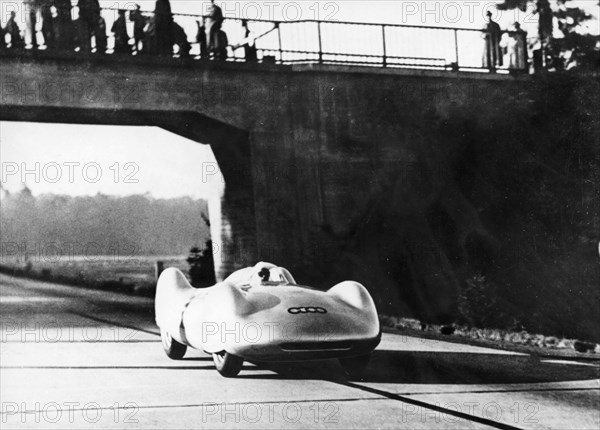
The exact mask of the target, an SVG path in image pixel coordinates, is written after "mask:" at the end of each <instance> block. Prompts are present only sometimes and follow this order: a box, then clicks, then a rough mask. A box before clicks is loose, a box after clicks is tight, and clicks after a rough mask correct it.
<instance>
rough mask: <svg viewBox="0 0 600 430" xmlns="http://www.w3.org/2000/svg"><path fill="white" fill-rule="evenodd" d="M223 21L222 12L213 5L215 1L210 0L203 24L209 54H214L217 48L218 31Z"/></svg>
mask: <svg viewBox="0 0 600 430" xmlns="http://www.w3.org/2000/svg"><path fill="white" fill-rule="evenodd" d="M224 20H225V18H224V17H223V11H222V10H221V8H220V7H219V6H217V5H216V4H215V0H211V1H210V6H209V7H208V13H207V16H206V23H205V27H206V39H207V42H208V51H209V52H214V51H216V50H217V49H218V48H219V31H220V30H221V26H222V25H223V21H224ZM221 38H222V36H221Z"/></svg>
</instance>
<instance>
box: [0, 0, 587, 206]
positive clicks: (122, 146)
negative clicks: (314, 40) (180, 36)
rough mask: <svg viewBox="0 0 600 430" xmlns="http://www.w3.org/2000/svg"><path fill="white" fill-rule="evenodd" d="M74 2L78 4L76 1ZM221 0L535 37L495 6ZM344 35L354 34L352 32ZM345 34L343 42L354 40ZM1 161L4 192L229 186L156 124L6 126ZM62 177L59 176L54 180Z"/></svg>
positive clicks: (202, 155) (277, 11)
mask: <svg viewBox="0 0 600 430" xmlns="http://www.w3.org/2000/svg"><path fill="white" fill-rule="evenodd" d="M19 3H20V2H19V1H15V2H10V1H4V0H3V1H2V3H1V4H2V6H1V8H2V11H1V13H2V15H1V20H2V22H3V23H5V22H6V20H7V18H8V15H9V12H10V10H17V12H18V13H17V15H18V16H17V19H18V20H20V21H21V27H22V28H24V27H25V24H24V19H23V18H22V16H23V13H22V12H23V11H22V8H20V7H19V6H20V5H19ZM73 3H74V4H76V1H74V2H73ZM100 3H101V6H102V7H112V8H123V9H130V8H132V7H133V5H134V4H135V3H136V2H133V1H101V2H100ZM137 3H138V4H140V6H141V8H142V10H147V11H152V10H153V9H154V1H146V0H140V1H137ZM217 3H218V4H220V5H221V7H222V9H223V12H224V14H225V16H226V17H229V18H233V17H247V18H249V19H262V20H283V21H288V20H300V19H306V20H314V19H318V20H324V21H329V22H336V21H353V22H371V23H390V24H407V25H427V26H441V27H464V28H473V29H479V28H481V27H482V26H483V24H484V16H485V12H486V11H487V10H492V11H493V12H494V14H495V18H496V20H497V21H498V22H499V23H500V25H501V26H502V28H504V29H507V28H509V26H510V25H511V24H512V23H513V22H515V21H518V22H520V23H522V25H523V28H524V29H526V30H527V31H529V32H535V26H536V22H537V16H536V15H535V14H534V13H533V11H532V10H528V11H526V12H520V11H505V12H499V11H497V10H496V9H495V7H494V4H495V2H493V1H466V0H465V1H462V0H461V1H451V0H450V1H357V0H350V1H319V2H317V1H229V0H226V1H218V2H217ZM571 3H572V4H573V5H574V6H579V7H584V8H585V9H586V10H587V11H588V12H590V13H592V14H593V15H594V16H595V17H596V19H594V20H593V21H591V22H590V23H589V24H588V27H589V31H590V32H592V33H596V34H597V33H598V20H597V17H598V6H597V3H598V2H597V0H574V1H572V2H571ZM171 4H172V10H173V12H174V13H176V14H194V15H200V14H205V13H206V8H207V7H208V4H209V3H208V2H202V1H197V0H171ZM176 19H179V20H181V22H182V23H187V24H186V25H188V26H190V25H192V24H193V25H195V24H194V20H195V18H193V17H176ZM182 25H183V24H182ZM109 28H110V27H109ZM229 28H230V30H229V31H231V32H232V33H233V32H234V31H235V29H234V26H233V23H230V27H229ZM345 31H349V32H351V31H352V30H351V29H349V28H347V29H346V30H345ZM340 36H341V39H344V38H346V37H351V36H352V35H351V34H342V35H340ZM232 37H235V35H232ZM409 43H411V44H414V45H415V46H414V48H415V49H416V50H417V51H419V50H420V51H427V49H430V46H429V45H430V43H429V42H428V41H427V40H421V39H418V38H415V39H411V40H410V41H409ZM428 43H429V45H428ZM473 49H474V52H475V54H474V55H475V56H478V55H480V54H479V53H478V52H476V50H477V49H478V48H473ZM0 161H1V162H2V178H1V179H2V183H3V187H4V188H5V189H8V190H10V191H16V190H18V189H20V188H21V187H22V182H23V180H25V182H26V183H27V185H28V186H29V188H31V189H32V191H33V192H34V194H42V193H49V192H52V193H60V194H70V195H86V194H87V195H93V194H96V193H98V192H101V193H104V194H114V195H129V194H144V193H149V194H151V195H153V196H155V197H161V198H163V197H177V196H184V195H185V196H193V197H198V198H199V197H207V196H208V195H210V194H211V193H219V192H221V190H222V188H223V184H222V181H221V180H220V179H219V177H218V175H214V170H215V166H216V162H215V160H214V157H213V155H212V152H211V150H210V148H209V147H208V146H205V145H198V144H196V143H193V142H190V141H187V140H186V139H184V138H181V137H179V136H176V135H174V134H171V133H168V132H166V131H164V130H160V129H157V128H152V127H122V126H120V127H112V126H86V125H64V124H32V123H8V122H0ZM94 163H95V164H94ZM15 166H16V167H15ZM44 169H45V170H44ZM59 169H60V170H59ZM7 172H8V173H10V174H8V173H7ZM59 173H60V179H59V180H55V179H56V175H57V174H59ZM49 179H51V180H49Z"/></svg>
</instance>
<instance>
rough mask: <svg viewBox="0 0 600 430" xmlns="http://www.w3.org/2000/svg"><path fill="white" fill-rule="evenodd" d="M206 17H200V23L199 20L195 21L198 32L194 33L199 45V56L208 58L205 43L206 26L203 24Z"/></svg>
mask: <svg viewBox="0 0 600 430" xmlns="http://www.w3.org/2000/svg"><path fill="white" fill-rule="evenodd" d="M205 22H206V18H202V24H200V21H196V25H197V26H198V32H197V33H196V42H197V43H198V45H199V46H200V58H202V59H204V58H208V47H207V44H206V26H205Z"/></svg>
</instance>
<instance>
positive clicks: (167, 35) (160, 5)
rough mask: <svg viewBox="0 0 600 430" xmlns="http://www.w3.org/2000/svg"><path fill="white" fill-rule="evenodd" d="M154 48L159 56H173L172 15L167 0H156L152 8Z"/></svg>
mask: <svg viewBox="0 0 600 430" xmlns="http://www.w3.org/2000/svg"><path fill="white" fill-rule="evenodd" d="M154 26H155V31H156V48H157V51H158V54H159V55H169V56H170V55H172V54H173V14H172V13H171V3H170V2H169V0H156V6H155V8H154Z"/></svg>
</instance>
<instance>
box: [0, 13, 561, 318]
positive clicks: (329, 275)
mask: <svg viewBox="0 0 600 430" xmlns="http://www.w3.org/2000/svg"><path fill="white" fill-rule="evenodd" d="M105 13H106V11H105ZM176 18H177V17H176ZM187 18H188V19H195V17H187ZM228 21H229V20H228ZM232 21H233V20H232ZM256 24H257V25H258V24H260V25H262V26H263V28H265V29H266V30H268V28H270V27H273V28H274V29H275V30H274V31H272V32H271V33H270V37H274V38H275V40H276V42H275V43H276V45H275V46H271V45H268V44H266V42H265V45H262V46H261V45H260V43H258V42H257V46H258V48H259V50H260V51H261V54H259V58H258V61H256V62H247V61H242V60H243V59H242V58H238V57H237V56H236V55H237V54H234V53H230V58H229V60H230V61H213V60H210V59H206V58H195V57H194V55H193V52H192V55H190V57H189V58H178V56H177V54H175V56H173V57H171V56H168V57H164V56H163V57H160V56H150V55H119V54H111V55H98V54H99V53H94V52H73V51H61V50H15V49H6V50H4V51H2V52H1V53H0V120H10V121H39V122H59V123H79V124H115V125H154V126H159V127H162V128H164V129H166V130H169V131H171V132H173V133H176V134H179V135H181V136H184V137H187V138H189V139H191V140H193V141H196V142H198V143H201V144H207V145H210V146H211V148H212V150H213V152H214V154H215V157H216V159H217V161H218V164H219V169H220V173H222V174H223V176H224V178H225V184H226V185H225V193H224V195H223V196H222V197H221V198H220V199H215V200H213V201H211V202H210V214H211V235H212V239H213V242H214V243H215V244H216V246H217V247H218V254H217V256H216V258H215V261H216V263H215V264H216V267H215V270H216V273H217V278H219V279H222V278H223V277H224V276H225V275H227V274H228V273H230V272H231V271H232V270H234V269H236V268H238V267H242V266H245V265H248V264H252V263H254V262H255V261H257V260H267V261H275V262H277V263H278V264H280V265H283V266H287V267H289V268H290V270H292V271H293V272H294V273H299V274H302V275H301V280H302V281H305V282H315V283H317V284H319V285H320V284H323V285H326V284H329V283H331V282H335V281H337V280H343V279H344V278H353V279H356V280H358V281H361V282H364V283H367V284H370V285H374V289H376V290H377V293H376V296H377V300H378V305H379V306H380V307H381V308H382V309H383V310H385V309H386V307H394V306H395V305H396V304H397V303H398V296H399V294H403V295H404V296H407V295H408V296H412V299H411V300H413V301H414V303H413V304H417V305H418V304H423V303H429V304H430V305H429V308H430V309H433V310H434V312H438V311H439V312H441V313H445V312H450V309H452V308H453V307H454V306H455V303H454V300H455V297H456V293H457V288H458V284H457V278H456V275H455V272H454V270H455V269H454V268H453V266H452V263H451V262H450V260H449V258H448V256H447V255H445V254H444V252H443V251H441V249H440V246H439V243H438V242H439V238H437V237H436V232H435V222H434V221H432V219H435V218H436V217H438V216H443V217H445V218H446V219H448V220H449V223H450V225H452V229H453V235H454V236H453V237H455V239H454V240H455V242H456V246H457V248H458V249H459V251H457V252H458V253H459V254H461V255H464V256H465V258H466V259H476V258H477V255H476V254H478V253H479V251H474V250H481V249H488V248H493V247H494V246H496V239H495V238H494V237H493V234H491V233H490V232H489V231H488V230H487V229H486V226H485V225H484V222H483V221H482V220H481V219H480V215H479V212H478V208H477V205H476V203H475V202H474V201H473V200H472V198H471V197H470V196H468V195H465V193H464V191H463V189H462V187H461V185H460V181H461V180H462V179H464V178H463V177H462V176H461V175H464V172H463V170H462V169H463V166H464V163H465V159H466V158H468V155H465V154H466V152H468V151H470V150H471V148H472V147H473V146H474V145H479V148H480V149H482V151H483V152H485V148H489V147H493V146H495V145H506V147H507V148H508V147H510V145H511V144H512V143H513V142H514V140H515V139H519V138H521V137H522V136H525V135H527V134H528V133H530V132H529V131H528V130H527V121H526V119H527V118H530V117H531V116H532V113H531V108H532V106H535V105H539V104H540V101H541V100H543V99H544V98H547V97H550V96H549V94H550V95H552V94H554V92H556V91H559V92H560V91H566V90H565V87H564V86H561V87H557V86H555V85H554V83H553V78H552V77H545V78H543V79H540V78H537V77H535V76H531V75H527V74H509V73H505V74H502V73H490V71H489V70H487V69H483V68H481V65H479V67H476V66H475V64H473V63H468V62H466V63H465V62H463V61H462V60H461V59H462V58H463V57H462V55H466V54H462V52H467V50H466V49H465V50H461V45H460V43H459V42H460V40H461V38H462V37H464V36H463V33H465V34H466V33H469V32H474V33H476V35H477V37H478V38H479V40H480V37H481V31H478V30H469V29H446V28H429V29H426V28H421V27H420V28H417V29H416V30H417V31H425V30H426V31H431V32H434V33H436V32H437V33H436V34H439V36H435V37H440V38H443V39H445V40H449V41H450V45H451V49H450V51H452V52H453V54H452V57H451V58H450V59H449V60H448V59H447V58H445V57H444V58H441V57H440V58H439V60H440V61H439V62H438V59H437V58H435V57H437V55H434V56H433V57H432V58H416V57H414V56H412V57H411V56H405V55H404V53H402V52H400V51H399V50H398V49H399V48H396V47H395V46H394V45H392V44H390V43H389V42H390V41H391V39H392V37H393V36H392V35H393V34H398V32H401V31H404V30H403V29H404V27H403V26H388V25H371V24H354V23H325V22H302V23H294V22H292V23H283V22H278V23H277V22H276V23H265V22H257V23H256ZM300 24H302V26H303V27H304V28H313V30H315V29H316V31H317V33H316V34H317V37H316V39H315V40H317V43H318V45H317V46H316V48H315V49H313V50H310V49H304V48H303V49H299V48H295V47H293V46H292V47H290V46H286V45H285V44H284V43H285V42H282V41H285V40H286V38H285V37H282V36H283V35H285V34H286V31H287V30H286V29H292V28H295V27H296V26H299V25H300ZM182 26H183V24H182ZM336 26H357V27H358V28H360V29H362V30H364V31H365V32H371V33H372V34H376V33H377V34H379V37H381V39H380V42H381V45H380V46H379V47H378V48H377V50H378V51H377V52H376V53H371V54H369V53H368V50H367V51H362V52H359V51H356V50H353V51H352V50H349V49H350V48H348V50H344V49H339V50H338V51H332V50H331V49H329V48H328V43H329V42H328V40H329V39H326V37H325V36H326V35H331V34H332V32H334V31H335V28H336ZM290 31H291V30H290ZM447 35H451V36H452V37H450V38H448V37H447ZM373 37H375V36H373ZM452 41H454V42H452ZM456 48H458V49H456ZM109 52H110V44H109ZM273 57H274V61H272V60H273ZM375 66H377V67H375ZM506 72H508V71H506ZM569 88H570V87H569ZM507 130H510V133H508V134H507ZM466 135H468V136H470V137H468V138H465V137H464V136H466ZM473 136H479V138H480V139H481V140H480V141H478V142H473V139H475V137H473ZM198 168H199V169H202V168H203V166H202V163H201V160H199V162H198ZM206 173H207V174H208V175H210V174H215V172H214V170H212V169H211V170H210V171H208V170H207V171H206ZM302 277H303V278H302Z"/></svg>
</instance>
